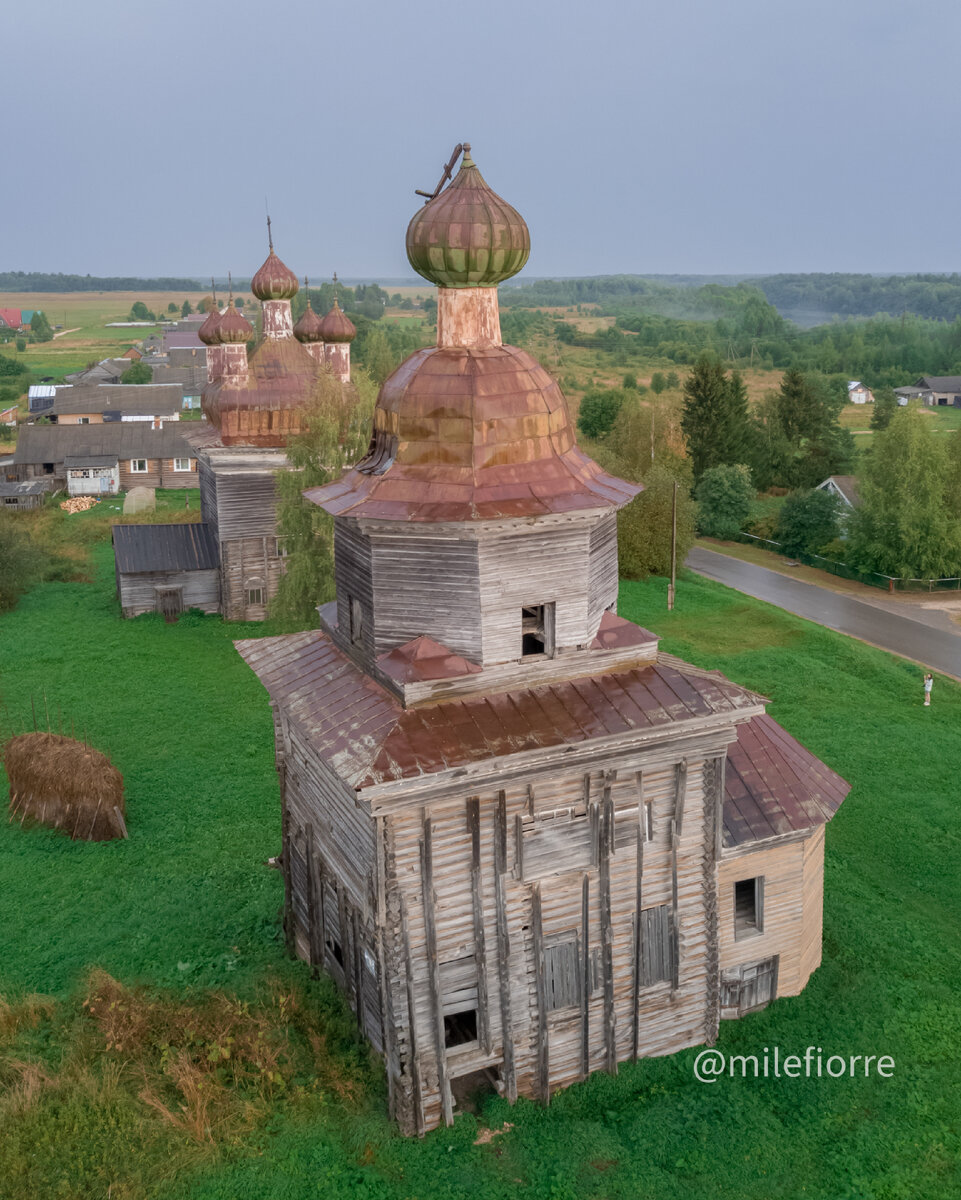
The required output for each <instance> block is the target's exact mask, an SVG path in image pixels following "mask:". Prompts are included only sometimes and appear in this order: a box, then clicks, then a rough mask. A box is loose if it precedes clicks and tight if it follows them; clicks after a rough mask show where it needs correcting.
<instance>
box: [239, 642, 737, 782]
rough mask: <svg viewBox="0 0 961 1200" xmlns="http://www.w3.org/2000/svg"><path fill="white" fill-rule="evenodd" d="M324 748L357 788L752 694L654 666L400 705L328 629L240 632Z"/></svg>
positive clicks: (732, 703) (269, 680) (724, 708)
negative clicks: (249, 635)
mask: <svg viewBox="0 0 961 1200" xmlns="http://www.w3.org/2000/svg"><path fill="white" fill-rule="evenodd" d="M236 645H237V649H238V650H239V651H240V653H241V654H242V655H243V657H244V658H245V659H246V661H247V662H248V663H249V664H250V666H251V667H252V668H253V670H254V671H255V672H256V673H257V675H258V676H259V677H260V678H261V680H262V681H263V683H264V686H265V687H266V688H267V690H268V692H269V693H270V695H271V697H272V698H273V699H274V700H276V701H277V702H279V703H281V704H282V705H283V706H284V707H285V708H286V709H287V710H288V712H289V713H290V715H291V718H292V719H293V720H295V721H296V722H297V723H298V724H300V725H301V727H302V729H303V732H304V734H305V736H306V737H307V738H308V739H309V741H310V742H311V744H312V745H313V746H314V748H315V750H316V751H317V753H318V754H319V755H320V756H321V757H322V758H324V759H327V760H328V761H330V762H331V763H332V764H333V765H334V766H335V768H336V770H337V771H338V772H339V774H340V775H341V777H342V778H343V779H344V780H345V781H346V782H348V783H349V784H351V785H352V786H354V787H356V788H358V789H359V790H362V789H363V788H365V787H371V786H374V785H376V784H381V783H389V782H392V781H395V780H399V779H412V778H416V777H418V776H425V775H431V774H434V773H435V772H437V771H441V770H445V769H447V768H454V767H458V766H463V765H466V764H467V763H471V762H477V761H481V760H483V759H486V758H492V757H498V756H503V755H508V754H519V753H523V752H525V751H530V750H538V749H547V748H550V747H552V746H562V745H566V744H569V745H576V744H579V743H582V742H585V741H590V740H593V739H596V738H608V737H612V736H616V735H617V734H621V733H627V732H630V731H631V730H634V729H645V728H651V729H653V728H656V727H657V726H659V725H664V726H668V725H672V724H681V723H683V722H685V721H688V720H693V719H695V718H697V717H703V716H710V715H711V714H714V713H718V714H720V713H732V714H734V713H736V712H738V711H743V710H744V709H748V708H752V707H753V706H754V705H755V704H756V703H757V698H756V697H755V696H754V695H753V693H751V692H748V691H746V690H745V689H744V688H741V687H738V686H737V685H736V684H733V683H729V682H728V681H727V680H715V679H711V680H706V679H703V678H701V677H685V676H684V675H683V674H682V673H681V672H680V671H678V670H677V669H675V668H673V667H665V666H663V665H660V664H650V665H645V666H641V667H635V668H632V669H628V670H622V671H616V672H609V673H607V674H601V675H596V676H593V677H590V678H581V679H577V680H572V681H566V682H560V683H550V684H544V685H542V686H540V687H533V688H525V689H520V690H518V691H513V692H510V693H507V692H500V693H492V694H487V695H478V696H468V697H465V698H464V699H463V700H460V701H456V702H454V701H448V702H446V703H441V704H432V705H429V706H424V707H422V708H416V707H415V708H408V709H404V708H402V707H401V705H400V703H399V702H398V701H397V700H395V699H394V698H393V697H392V696H391V695H390V694H389V693H388V692H387V691H386V689H384V688H382V687H380V685H378V684H376V683H374V682H373V681H372V680H371V679H369V678H368V677H367V676H366V675H364V674H363V672H362V671H361V670H360V668H359V667H357V666H355V664H354V663H353V662H352V661H351V660H350V659H349V658H347V657H346V656H345V655H344V654H342V653H341V651H339V650H338V649H337V648H336V647H335V646H334V645H333V643H332V642H331V640H330V639H329V638H328V637H327V636H326V635H325V634H323V633H315V632H314V633H299V634H293V635H291V636H290V637H279V638H260V639H256V640H250V641H242V642H237V643H236Z"/></svg>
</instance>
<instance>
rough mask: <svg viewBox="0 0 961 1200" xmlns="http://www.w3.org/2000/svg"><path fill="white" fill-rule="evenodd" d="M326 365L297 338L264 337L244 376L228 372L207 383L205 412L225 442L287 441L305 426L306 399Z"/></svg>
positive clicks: (258, 443) (275, 443)
mask: <svg viewBox="0 0 961 1200" xmlns="http://www.w3.org/2000/svg"><path fill="white" fill-rule="evenodd" d="M323 370H324V368H323V367H322V366H321V364H320V363H318V362H317V360H316V359H315V358H313V357H312V356H311V354H310V353H309V352H308V351H307V350H306V349H305V348H304V347H303V346H302V345H301V344H300V342H298V341H297V340H296V339H295V338H292V337H287V338H265V339H264V340H263V341H262V342H261V343H260V345H259V346H258V347H257V349H256V350H255V351H254V352H253V354H252V355H251V356H250V361H249V364H248V373H247V377H246V379H244V380H243V382H240V383H238V382H236V381H235V380H232V379H231V378H229V377H228V378H226V379H223V380H221V381H219V382H217V383H211V384H208V385H207V386H206V387H205V388H204V391H203V411H204V415H205V416H206V417H207V419H208V421H210V423H211V424H212V425H214V426H215V427H216V428H217V429H218V431H219V435H220V438H221V440H222V441H223V444H224V445H226V446H230V445H242V446H283V445H284V444H285V443H286V441H287V438H288V437H290V436H291V435H293V434H297V433H302V432H303V430H304V405H305V404H306V403H307V402H308V401H309V400H310V398H311V396H312V395H313V392H314V390H315V387H316V384H317V383H318V381H319V380H320V378H321V375H322V374H323Z"/></svg>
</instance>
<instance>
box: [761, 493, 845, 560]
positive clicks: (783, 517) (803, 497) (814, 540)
mask: <svg viewBox="0 0 961 1200" xmlns="http://www.w3.org/2000/svg"><path fill="white" fill-rule="evenodd" d="M838 516H839V501H838V498H837V496H835V494H834V493H833V492H826V491H821V490H820V489H818V488H811V489H810V490H809V491H803V492H792V493H791V494H790V496H788V498H787V499H786V500H785V501H784V506H783V508H782V509H781V511H780V513H779V515H778V522H777V534H776V539H777V541H779V542H780V543H781V546H782V547H783V549H784V553H785V554H818V553H820V551H821V549H822V547H824V546H825V545H827V543H828V542H832V541H834V540H835V538H837V536H838V533H839V532H840V530H839V525H838Z"/></svg>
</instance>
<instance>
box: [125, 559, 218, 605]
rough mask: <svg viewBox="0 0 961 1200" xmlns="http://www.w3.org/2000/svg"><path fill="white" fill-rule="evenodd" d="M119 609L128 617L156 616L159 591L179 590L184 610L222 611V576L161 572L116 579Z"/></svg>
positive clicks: (206, 572)
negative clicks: (150, 614)
mask: <svg viewBox="0 0 961 1200" xmlns="http://www.w3.org/2000/svg"><path fill="white" fill-rule="evenodd" d="M117 585H118V591H119V595H120V608H121V610H122V612H123V615H124V616H125V617H136V616H139V615H140V613H148V612H157V611H158V608H157V588H158V587H159V588H178V587H179V588H180V589H181V590H182V593H183V607H184V609H185V610H186V609H188V608H199V609H201V611H202V612H207V613H215V612H219V611H220V572H219V571H217V570H216V569H214V570H211V571H162V572H156V573H149V572H144V573H138V574H126V575H118V576H117Z"/></svg>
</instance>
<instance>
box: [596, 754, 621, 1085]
mask: <svg viewBox="0 0 961 1200" xmlns="http://www.w3.org/2000/svg"><path fill="white" fill-rule="evenodd" d="M615 774H616V773H615V772H614V771H608V772H607V773H606V774H605V776H604V794H603V799H602V801H601V813H600V827H599V843H600V844H599V856H600V873H599V884H600V916H601V954H602V956H603V961H604V1047H605V1051H606V1054H607V1070H608V1071H610V1072H611V1074H612V1075H616V1074H617V1045H616V1040H615V1034H616V1029H615V1014H614V930H613V926H612V923H611V842H612V840H613V826H614V800H613V798H612V796H611V787H612V784H613V782H614V776H615Z"/></svg>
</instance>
